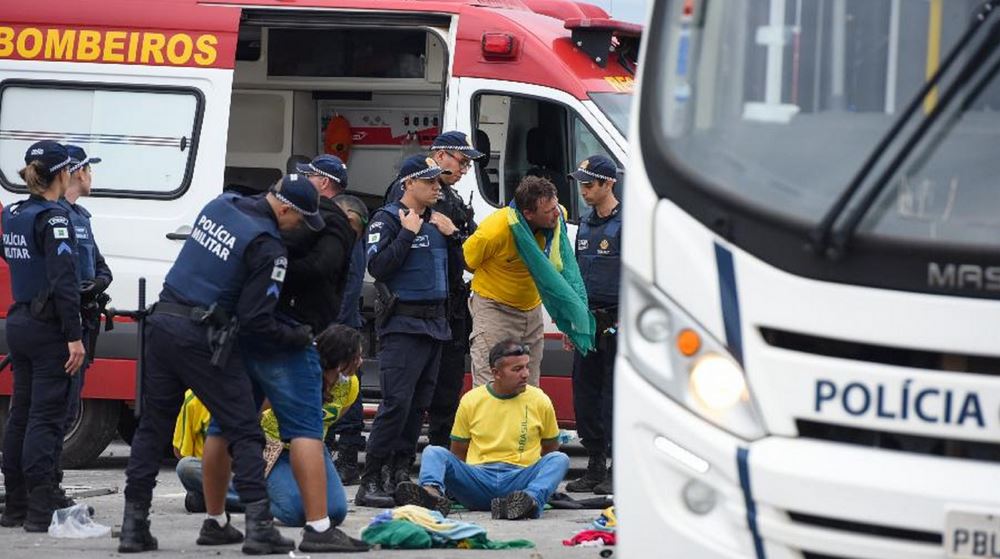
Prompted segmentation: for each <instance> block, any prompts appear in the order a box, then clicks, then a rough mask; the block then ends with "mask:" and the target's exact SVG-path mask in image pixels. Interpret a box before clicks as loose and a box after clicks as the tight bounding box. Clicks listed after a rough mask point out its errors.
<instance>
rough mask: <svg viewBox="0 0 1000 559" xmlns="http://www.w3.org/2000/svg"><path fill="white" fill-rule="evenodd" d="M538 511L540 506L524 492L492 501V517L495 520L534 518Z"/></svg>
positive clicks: (517, 492) (516, 492)
mask: <svg viewBox="0 0 1000 559" xmlns="http://www.w3.org/2000/svg"><path fill="white" fill-rule="evenodd" d="M537 509H538V504H537V503H535V500H534V499H533V498H532V497H531V495H528V494H527V493H525V492H524V491H515V492H513V493H511V494H510V495H506V496H503V497H497V498H496V499H493V500H492V501H490V516H491V517H492V518H493V520H522V519H525V518H534V516H535V511H536V510H537Z"/></svg>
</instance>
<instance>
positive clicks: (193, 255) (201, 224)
mask: <svg viewBox="0 0 1000 559" xmlns="http://www.w3.org/2000/svg"><path fill="white" fill-rule="evenodd" d="M242 198H243V197H242V196H240V195H239V194H235V193H232V192H227V193H225V194H222V195H221V196H219V197H218V198H216V199H215V200H212V201H211V202H209V203H208V205H206V206H205V208H204V209H203V210H202V211H201V214H199V215H198V219H196V220H195V222H194V227H193V229H192V230H191V235H190V236H189V237H188V238H187V240H186V241H184V246H183V247H182V248H181V253H180V255H178V256H177V261H176V262H174V266H173V267H172V268H171V269H170V272H169V273H168V274H167V279H166V280H165V281H164V284H165V285H168V286H170V288H171V289H173V290H174V292H175V293H178V294H180V295H182V296H183V297H184V298H185V299H187V301H188V302H190V303H191V304H193V305H197V306H202V307H208V306H210V305H211V304H212V303H218V305H219V306H220V307H221V308H223V309H224V310H226V311H228V312H230V313H232V312H233V311H234V310H235V309H236V302H237V301H238V300H239V296H240V292H241V291H242V289H243V283H244V280H245V276H246V267H245V266H244V265H243V255H244V253H245V252H246V249H247V246H249V245H250V243H251V242H252V241H253V240H254V239H256V238H257V237H259V236H260V235H271V236H272V237H274V238H275V239H279V240H280V239H281V235H280V234H279V232H278V226H277V224H276V223H275V222H274V220H272V219H269V218H268V217H267V216H265V215H255V214H253V213H249V212H247V211H245V210H243V209H241V208H239V207H237V205H236V203H237V201H238V200H240V199H242Z"/></svg>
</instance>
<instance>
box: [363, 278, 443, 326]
mask: <svg viewBox="0 0 1000 559" xmlns="http://www.w3.org/2000/svg"><path fill="white" fill-rule="evenodd" d="M447 312H448V307H447V304H446V302H445V301H441V302H439V303H426V304H422V303H411V302H404V301H400V300H399V296H398V295H396V294H395V293H393V292H392V290H391V289H389V286H388V285H386V284H385V283H383V282H380V281H377V282H375V326H376V327H377V328H384V327H385V325H386V323H387V322H389V319H390V318H392V317H394V316H409V317H412V318H422V319H427V320H432V319H435V318H445V317H446V316H447Z"/></svg>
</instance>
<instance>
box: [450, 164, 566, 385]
mask: <svg viewBox="0 0 1000 559" xmlns="http://www.w3.org/2000/svg"><path fill="white" fill-rule="evenodd" d="M514 205H515V206H516V211H520V213H521V214H522V215H523V216H524V220H525V221H526V222H527V224H528V226H529V227H530V228H531V232H532V233H533V234H534V236H535V241H536V242H537V243H538V247H539V248H540V249H542V250H543V251H544V252H545V253H546V254H548V252H549V251H550V250H552V248H553V247H552V246H551V244H552V232H553V230H555V229H556V228H558V227H559V217H560V213H561V211H562V210H561V208H560V207H559V199H558V197H557V192H556V187H555V186H554V185H553V184H552V183H551V182H549V181H548V180H547V179H543V178H539V177H533V176H528V177H525V178H524V180H522V181H521V184H519V185H518V187H517V190H516V191H515V192H514ZM509 215H510V214H509V212H508V208H502V209H500V210H497V211H495V212H493V213H492V214H490V215H489V217H487V218H486V219H485V220H483V222H482V223H481V224H480V225H479V228H478V229H476V232H475V233H473V234H472V235H471V236H470V237H469V238H468V239H467V240H466V241H465V243H464V244H463V245H462V250H463V252H464V253H465V266H466V268H468V269H469V270H470V271H472V272H473V276H472V299H471V301H470V303H469V308H470V310H471V311H472V335H471V336H470V337H469V340H470V345H471V348H470V353H471V356H472V378H473V383H474V384H475V385H476V386H482V385H484V384H486V383H488V382H489V381H490V380H491V377H492V374H491V372H490V365H489V361H488V356H489V351H490V348H492V347H493V346H494V345H495V344H496V343H497V342H499V341H500V340H504V339H508V338H512V339H515V340H518V341H520V342H521V343H523V344H525V345H526V346H528V349H529V351H530V354H531V361H530V364H529V376H528V383H529V384H531V385H532V386H538V381H539V377H540V376H541V370H542V350H543V348H544V343H543V338H544V334H545V327H544V324H543V323H542V299H541V295H540V294H539V293H538V288H537V287H536V286H535V281H534V279H533V278H532V276H531V272H530V271H529V270H528V267H527V266H526V265H525V263H524V261H523V260H522V259H521V256H520V253H519V252H518V249H517V245H516V243H515V240H514V235H513V233H512V231H511V228H510V223H509V221H508V216H509ZM557 250H558V248H557Z"/></svg>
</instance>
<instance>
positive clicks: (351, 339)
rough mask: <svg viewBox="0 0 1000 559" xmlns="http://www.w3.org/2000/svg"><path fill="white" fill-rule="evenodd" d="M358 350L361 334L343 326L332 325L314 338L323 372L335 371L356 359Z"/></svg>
mask: <svg viewBox="0 0 1000 559" xmlns="http://www.w3.org/2000/svg"><path fill="white" fill-rule="evenodd" d="M360 348H361V334H360V333H358V331H357V330H355V329H354V328H351V327H350V326H344V325H343V324H333V325H331V326H330V327H328V328H327V329H326V330H323V332H321V333H320V335H319V336H316V349H317V350H318V351H319V363H320V366H322V367H323V370H324V371H327V370H330V369H336V368H337V367H339V366H340V365H342V364H343V363H345V362H347V361H350V360H352V359H357V357H358V353H359V352H360Z"/></svg>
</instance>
